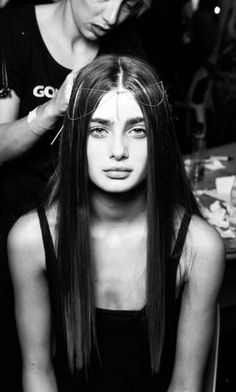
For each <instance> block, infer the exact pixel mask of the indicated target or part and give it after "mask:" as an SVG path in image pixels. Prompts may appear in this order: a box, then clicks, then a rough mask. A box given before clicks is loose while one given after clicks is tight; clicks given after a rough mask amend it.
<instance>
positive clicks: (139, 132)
mask: <svg viewBox="0 0 236 392" xmlns="http://www.w3.org/2000/svg"><path fill="white" fill-rule="evenodd" d="M128 134H129V135H131V136H133V137H135V138H136V139H143V138H145V137H146V130H145V128H142V127H135V128H131V129H129V131H128Z"/></svg>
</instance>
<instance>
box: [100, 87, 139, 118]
mask: <svg viewBox="0 0 236 392" xmlns="http://www.w3.org/2000/svg"><path fill="white" fill-rule="evenodd" d="M95 117H96V118H105V119H109V120H114V119H117V118H119V119H124V120H127V119H129V118H133V117H143V114H142V110H141V108H140V106H139V104H138V102H137V101H136V99H135V97H134V95H133V93H131V92H130V91H128V90H125V89H119V90H117V89H116V90H111V91H109V92H108V93H107V94H105V95H104V96H103V97H102V99H101V101H100V103H99V105H98V107H97V109H96V110H95V112H94V113H93V115H92V119H93V118H95Z"/></svg>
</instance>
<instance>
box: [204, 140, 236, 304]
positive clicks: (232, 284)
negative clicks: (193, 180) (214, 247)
mask: <svg viewBox="0 0 236 392" xmlns="http://www.w3.org/2000/svg"><path fill="white" fill-rule="evenodd" d="M209 156H228V157H230V158H231V159H230V160H229V161H226V162H222V163H223V164H224V166H225V169H220V170H215V171H211V170H207V169H205V171H204V176H203V179H202V181H199V183H198V189H214V188H215V179H216V177H224V176H230V175H236V142H235V143H231V144H226V145H223V146H218V147H214V148H210V149H205V150H204V151H203V153H202V158H208V157H209ZM224 242H225V247H226V270H225V276H224V281H223V285H222V289H221V295H220V299H219V301H220V304H221V308H224V309H226V308H227V309H228V308H229V307H232V309H236V308H235V306H236V239H225V238H224Z"/></svg>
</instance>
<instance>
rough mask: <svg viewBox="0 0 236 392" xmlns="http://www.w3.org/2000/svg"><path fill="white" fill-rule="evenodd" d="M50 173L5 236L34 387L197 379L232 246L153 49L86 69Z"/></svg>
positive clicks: (116, 386)
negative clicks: (217, 221)
mask: <svg viewBox="0 0 236 392" xmlns="http://www.w3.org/2000/svg"><path fill="white" fill-rule="evenodd" d="M51 185H52V191H51V194H50V197H49V202H48V203H47V204H46V205H45V206H44V207H40V208H39V209H38V210H37V211H32V212H31V213H29V214H27V215H25V216H23V217H21V218H20V219H19V220H18V221H17V222H16V223H15V225H14V226H13V228H12V230H11V232H10V234H9V241H8V250H9V260H10V268H11V273H12V279H13V284H14V290H15V306H16V318H17V325H18V331H19V337H20V342H21V348H22V357H23V382H24V391H25V392H28V391H30V392H35V391H37V392H40V391H44V392H49V391H50V392H51V391H53V392H54V391H58V390H59V391H97V390H102V391H117V392H118V391H119V392H120V391H122V392H123V391H145V392H148V391H168V392H180V391H181V392H183V391H188V392H200V391H201V382H202V378H203V371H204V366H205V362H206V357H207V354H208V351H209V347H210V344H211V338H212V333H213V330H214V320H215V311H216V303H217V296H218V293H219V288H220V285H221V281H222V275H223V269H224V246H223V243H222V240H221V238H220V237H219V235H218V233H217V232H216V231H215V229H214V228H212V227H211V226H210V225H209V224H208V223H207V222H205V221H204V220H203V219H202V217H201V215H200V213H199V210H198V207H197V204H196V202H195V199H194V197H193V195H192V193H191V190H190V187H189V184H188V181H187V179H186V176H185V173H184V169H183V164H182V159H181V156H180V153H179V150H178V146H177V144H176V139H175V135H174V131H173V125H172V119H171V111H170V108H169V104H168V100H167V96H166V93H165V90H164V88H163V86H162V83H161V82H160V81H159V80H158V78H157V76H156V75H155V74H154V72H153V71H152V69H150V68H149V66H148V65H147V64H146V63H144V62H142V61H140V60H137V59H135V58H132V57H131V58H130V57H117V56H105V57H100V58H98V59H96V60H95V61H94V62H93V63H92V64H90V65H87V66H86V67H85V68H83V69H82V70H81V71H80V72H79V73H78V75H77V77H76V79H75V82H74V85H73V89H72V94H71V98H70V102H69V107H68V111H67V114H66V116H65V120H64V126H63V130H62V132H61V135H60V154H59V163H58V167H57V169H56V171H55V174H54V177H53V181H52V184H51Z"/></svg>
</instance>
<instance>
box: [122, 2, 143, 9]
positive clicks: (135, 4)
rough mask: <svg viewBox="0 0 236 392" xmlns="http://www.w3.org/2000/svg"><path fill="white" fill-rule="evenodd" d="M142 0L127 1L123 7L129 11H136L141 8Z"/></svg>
mask: <svg viewBox="0 0 236 392" xmlns="http://www.w3.org/2000/svg"><path fill="white" fill-rule="evenodd" d="M140 5H141V1H140V0H126V1H124V3H123V7H124V8H127V9H128V10H129V11H136V10H138V9H139V8H140Z"/></svg>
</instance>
